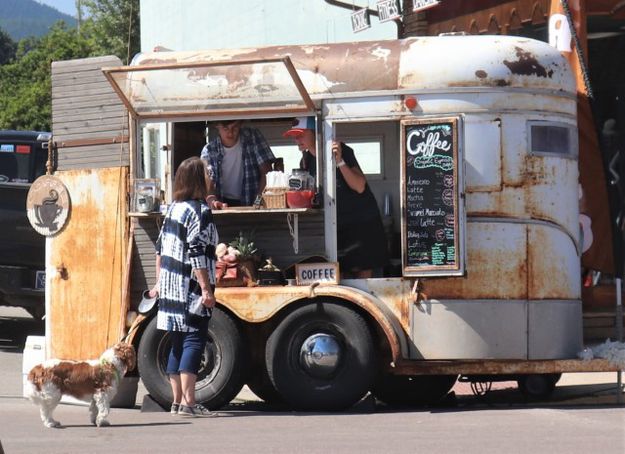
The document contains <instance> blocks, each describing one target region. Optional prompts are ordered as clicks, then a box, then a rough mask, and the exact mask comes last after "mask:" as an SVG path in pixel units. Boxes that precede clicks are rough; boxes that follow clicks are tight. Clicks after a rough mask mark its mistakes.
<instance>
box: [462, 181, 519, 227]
mask: <svg viewBox="0 0 625 454" xmlns="http://www.w3.org/2000/svg"><path fill="white" fill-rule="evenodd" d="M525 192H526V191H525V188H524V187H516V186H504V187H503V188H501V189H500V190H498V191H493V192H471V191H470V190H467V194H466V204H467V216H492V217H509V218H511V221H513V220H514V219H523V218H527V210H526V206H525Z"/></svg>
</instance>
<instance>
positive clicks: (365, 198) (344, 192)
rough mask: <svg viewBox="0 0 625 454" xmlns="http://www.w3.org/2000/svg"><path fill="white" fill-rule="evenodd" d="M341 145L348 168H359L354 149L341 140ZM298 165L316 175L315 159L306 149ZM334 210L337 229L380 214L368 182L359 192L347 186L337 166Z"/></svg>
mask: <svg viewBox="0 0 625 454" xmlns="http://www.w3.org/2000/svg"><path fill="white" fill-rule="evenodd" d="M341 147H342V150H343V161H345V164H346V165H347V166H349V167H350V168H353V167H356V168H360V166H359V165H358V161H357V160H356V156H354V150H353V149H352V148H350V147H348V146H347V145H345V144H344V143H342V142H341ZM300 165H301V166H302V168H303V169H306V170H308V172H309V173H310V174H311V175H313V176H316V175H317V162H316V159H315V157H314V156H313V155H312V154H310V153H309V152H308V151H305V152H304V156H303V157H302V161H301V163H300ZM336 212H337V223H338V229H341V228H342V227H344V226H348V225H354V224H359V223H361V222H365V221H369V220H371V219H375V218H379V216H380V212H379V211H378V204H377V202H376V200H375V196H374V195H373V193H372V192H371V189H370V188H369V184H368V183H365V190H364V191H363V192H362V193H361V194H359V193H358V192H356V191H354V190H353V189H352V188H350V187H349V185H348V184H347V181H345V178H343V174H342V173H341V169H339V168H337V169H336Z"/></svg>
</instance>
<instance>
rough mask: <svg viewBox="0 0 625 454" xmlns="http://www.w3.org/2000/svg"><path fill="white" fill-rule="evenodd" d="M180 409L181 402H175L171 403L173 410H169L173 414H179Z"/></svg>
mask: <svg viewBox="0 0 625 454" xmlns="http://www.w3.org/2000/svg"><path fill="white" fill-rule="evenodd" d="M179 409H180V404H177V403H173V404H171V410H169V412H170V413H171V414H172V415H177V414H178V410H179Z"/></svg>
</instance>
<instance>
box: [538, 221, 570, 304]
mask: <svg viewBox="0 0 625 454" xmlns="http://www.w3.org/2000/svg"><path fill="white" fill-rule="evenodd" d="M527 243H528V255H527V263H528V299H530V300H543V299H560V300H579V299H580V298H581V273H580V258H579V256H578V254H577V250H576V248H575V243H574V241H573V239H572V238H571V237H570V236H569V235H567V234H566V233H565V232H563V231H562V230H559V229H556V228H554V227H553V226H550V225H547V224H544V225H543V224H533V225H529V226H528V241H527Z"/></svg>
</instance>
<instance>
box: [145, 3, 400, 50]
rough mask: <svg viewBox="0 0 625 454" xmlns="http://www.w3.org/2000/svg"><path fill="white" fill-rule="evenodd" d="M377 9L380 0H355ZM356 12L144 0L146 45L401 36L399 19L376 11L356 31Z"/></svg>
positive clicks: (149, 47)
mask: <svg viewBox="0 0 625 454" xmlns="http://www.w3.org/2000/svg"><path fill="white" fill-rule="evenodd" d="M354 3H355V4H356V5H362V6H367V3H368V4H369V6H370V8H372V9H374V8H375V2H365V1H362V0H360V1H356V2H354ZM350 16H351V11H350V10H347V9H344V8H339V7H336V6H331V5H329V4H327V3H325V2H324V1H323V0H232V1H228V2H218V1H206V0H185V1H184V2H172V1H171V0H141V50H142V51H143V52H146V51H151V50H153V49H154V47H155V46H163V47H165V48H168V49H171V50H197V49H222V48H224V49H225V48H238V47H257V46H269V45H280V44H316V43H330V42H343V41H367V40H378V39H393V38H397V26H396V25H395V23H394V22H385V23H382V24H381V23H380V22H379V20H378V18H377V17H375V16H371V28H369V29H368V30H364V31H362V32H359V33H354V32H352V26H351V17H350Z"/></svg>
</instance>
